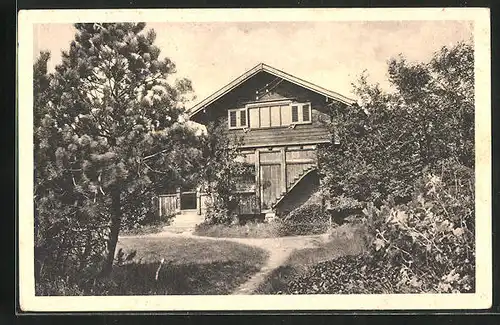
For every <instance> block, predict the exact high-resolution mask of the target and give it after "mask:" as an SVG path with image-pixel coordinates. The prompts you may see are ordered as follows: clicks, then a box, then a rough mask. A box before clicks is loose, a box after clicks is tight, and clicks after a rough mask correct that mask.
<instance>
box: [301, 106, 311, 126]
mask: <svg viewBox="0 0 500 325" xmlns="http://www.w3.org/2000/svg"><path fill="white" fill-rule="evenodd" d="M302 121H303V122H310V119H309V104H306V105H303V106H302Z"/></svg>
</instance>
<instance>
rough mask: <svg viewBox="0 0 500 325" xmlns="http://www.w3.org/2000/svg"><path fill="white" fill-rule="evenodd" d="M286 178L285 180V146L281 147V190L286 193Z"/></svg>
mask: <svg viewBox="0 0 500 325" xmlns="http://www.w3.org/2000/svg"><path fill="white" fill-rule="evenodd" d="M287 188H288V186H287V180H286V151H285V148H281V192H282V193H286V191H287Z"/></svg>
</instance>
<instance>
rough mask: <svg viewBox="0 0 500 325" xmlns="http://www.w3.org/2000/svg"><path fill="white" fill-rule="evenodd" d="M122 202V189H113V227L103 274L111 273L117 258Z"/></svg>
mask: <svg viewBox="0 0 500 325" xmlns="http://www.w3.org/2000/svg"><path fill="white" fill-rule="evenodd" d="M121 217H122V214H121V202H120V190H119V189H113V190H112V191H111V229H110V234H109V239H108V252H107V256H106V261H105V264H104V268H103V270H102V275H105V276H106V275H109V274H110V273H111V270H112V268H113V261H114V259H115V250H116V244H117V242H118V233H119V232H120V223H121Z"/></svg>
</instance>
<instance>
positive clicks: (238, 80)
mask: <svg viewBox="0 0 500 325" xmlns="http://www.w3.org/2000/svg"><path fill="white" fill-rule="evenodd" d="M261 71H264V72H267V73H269V74H271V75H274V76H276V77H279V78H282V79H284V80H286V81H289V82H291V83H294V84H296V85H298V86H301V87H304V88H306V89H309V90H311V91H314V92H316V93H318V94H321V95H324V96H326V97H328V98H331V99H334V100H336V101H339V102H341V103H344V104H346V105H353V104H354V103H355V100H354V99H351V98H348V97H345V96H343V95H341V94H339V93H336V92H334V91H331V90H328V89H325V88H323V87H320V86H318V85H315V84H313V83H311V82H308V81H305V80H303V79H300V78H297V77H295V76H292V75H291V74H288V73H286V72H283V71H281V70H278V69H276V68H273V67H271V66H269V65H267V64H264V63H260V64H258V65H256V66H255V67H253V68H252V69H250V70H248V71H247V72H245V73H244V74H242V75H241V76H239V77H238V78H236V79H234V80H233V81H231V82H230V83H228V84H227V85H225V86H224V87H222V88H221V89H219V90H218V91H216V92H215V93H213V94H212V95H210V96H208V97H207V98H205V99H204V100H202V101H201V102H199V103H198V104H196V105H195V106H193V107H192V108H191V109H190V112H189V117H192V116H194V115H196V114H197V113H198V112H200V111H201V110H203V108H205V107H207V106H208V105H210V104H212V103H214V102H215V101H217V100H218V99H219V98H221V97H222V96H224V95H225V94H227V93H229V92H230V91H231V90H233V89H234V88H236V87H238V86H239V85H241V84H242V83H243V82H245V81H247V80H248V79H250V78H251V77H253V76H254V75H256V74H257V73H259V72H261Z"/></svg>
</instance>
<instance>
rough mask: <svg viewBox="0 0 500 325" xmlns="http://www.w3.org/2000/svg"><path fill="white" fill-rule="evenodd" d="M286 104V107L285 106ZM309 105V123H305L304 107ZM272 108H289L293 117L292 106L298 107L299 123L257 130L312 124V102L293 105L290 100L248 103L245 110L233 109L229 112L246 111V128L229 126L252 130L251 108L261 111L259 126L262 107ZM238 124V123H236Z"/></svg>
mask: <svg viewBox="0 0 500 325" xmlns="http://www.w3.org/2000/svg"><path fill="white" fill-rule="evenodd" d="M284 104H285V105H284ZM305 105H309V121H304V119H303V116H304V112H303V109H304V106H305ZM271 106H287V107H288V108H289V109H290V116H291V115H292V106H297V108H298V110H297V113H298V119H299V120H298V121H297V122H291V123H290V124H280V125H279V126H264V127H261V126H259V127H258V128H253V129H255V130H258V129H274V128H286V127H289V126H290V125H296V124H312V105H311V103H310V102H301V103H293V102H292V101H290V100H278V101H267V102H260V103H259V102H254V103H248V104H246V105H245V108H239V109H231V110H229V111H237V110H242V109H245V110H246V116H247V118H246V122H247V125H246V126H236V127H231V126H229V128H230V129H241V128H249V129H250V112H249V109H250V108H258V109H259V125H260V108H262V107H271ZM229 114H230V113H228V119H229V121H228V123H230V122H231V121H230V115H229ZM236 119H237V121H238V119H239V116H238V115H237V117H236ZM236 123H237V124H238V122H236Z"/></svg>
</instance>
